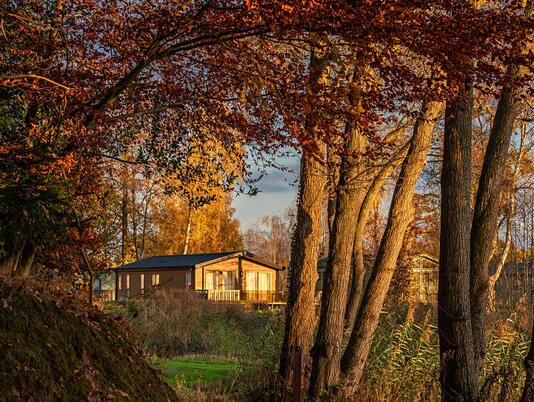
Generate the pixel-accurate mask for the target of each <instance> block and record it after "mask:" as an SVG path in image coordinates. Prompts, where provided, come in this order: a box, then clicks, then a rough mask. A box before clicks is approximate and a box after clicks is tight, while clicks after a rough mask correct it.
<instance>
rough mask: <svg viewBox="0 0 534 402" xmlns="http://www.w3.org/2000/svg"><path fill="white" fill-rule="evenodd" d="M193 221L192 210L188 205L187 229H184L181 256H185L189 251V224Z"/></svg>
mask: <svg viewBox="0 0 534 402" xmlns="http://www.w3.org/2000/svg"><path fill="white" fill-rule="evenodd" d="M192 221H193V208H192V207H191V205H189V212H188V213H187V227H186V228H185V238H184V249H183V253H182V254H187V253H188V251H189V242H190V240H191V222H192Z"/></svg>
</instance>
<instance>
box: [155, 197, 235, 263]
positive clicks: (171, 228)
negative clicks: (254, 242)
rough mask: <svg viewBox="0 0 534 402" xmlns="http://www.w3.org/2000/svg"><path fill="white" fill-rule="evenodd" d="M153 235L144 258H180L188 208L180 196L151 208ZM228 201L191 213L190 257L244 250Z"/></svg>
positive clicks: (161, 199)
mask: <svg viewBox="0 0 534 402" xmlns="http://www.w3.org/2000/svg"><path fill="white" fill-rule="evenodd" d="M153 208H154V211H153V224H154V225H155V233H154V234H153V235H152V236H150V238H149V239H148V242H147V243H148V244H147V250H146V254H147V255H164V254H182V250H183V247H184V243H185V233H186V229H187V226H188V215H189V213H188V204H187V201H184V200H183V199H181V198H180V197H179V196H162V197H160V198H159V200H158V202H157V203H156V205H155V206H154V207H153ZM233 213H234V209H233V208H232V207H231V197H230V196H229V195H224V196H221V197H220V198H217V199H216V200H214V201H212V202H211V203H209V204H206V205H203V206H202V207H199V208H198V209H197V210H194V211H193V212H192V214H191V215H192V219H191V233H190V240H189V251H190V253H193V254H194V253H216V252H221V251H233V250H240V249H242V248H243V243H242V240H241V235H240V233H239V221H238V220H237V219H236V218H234V217H233Z"/></svg>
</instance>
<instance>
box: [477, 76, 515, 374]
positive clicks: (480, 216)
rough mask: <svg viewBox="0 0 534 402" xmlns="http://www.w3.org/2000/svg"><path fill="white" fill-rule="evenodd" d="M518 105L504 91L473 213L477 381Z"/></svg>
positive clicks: (510, 89) (511, 93)
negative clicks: (491, 264) (491, 263)
mask: <svg viewBox="0 0 534 402" xmlns="http://www.w3.org/2000/svg"><path fill="white" fill-rule="evenodd" d="M517 105H518V101H517V99H516V94H515V90H514V87H513V85H512V86H508V87H505V88H503V90H502V92H501V97H500V99H499V103H498V105H497V111H496V113H495V118H494V120H493V125H492V128H491V132H490V136H489V141H488V145H487V147H486V153H485V155H484V163H483V165H482V172H481V174H480V180H479V184H478V191H477V195H476V201H475V208H474V212H473V225H472V227H471V277H470V297H471V315H472V317H473V318H472V325H473V341H474V348H475V370H476V372H477V378H478V374H479V373H480V370H481V369H482V362H483V360H484V354H485V349H486V341H485V336H484V332H485V327H484V322H485V320H484V317H485V313H486V306H487V300H488V265H489V257H490V254H491V248H492V245H493V241H494V239H495V235H496V229H497V223H498V218H499V199H500V196H501V189H502V182H503V174H504V167H505V165H506V156H507V155H508V147H509V144H510V138H511V136H512V131H513V125H514V121H515V116H516V113H517Z"/></svg>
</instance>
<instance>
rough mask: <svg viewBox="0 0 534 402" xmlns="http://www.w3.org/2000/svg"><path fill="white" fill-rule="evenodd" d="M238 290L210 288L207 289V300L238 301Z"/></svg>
mask: <svg viewBox="0 0 534 402" xmlns="http://www.w3.org/2000/svg"><path fill="white" fill-rule="evenodd" d="M239 292H240V291H239V290H220V289H210V290H208V300H213V301H230V302H231V301H239V300H240V294H239Z"/></svg>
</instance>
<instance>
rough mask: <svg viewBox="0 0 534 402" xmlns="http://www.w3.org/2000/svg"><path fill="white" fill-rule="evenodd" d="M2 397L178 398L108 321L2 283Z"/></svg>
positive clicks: (64, 302) (90, 311) (120, 330)
mask: <svg viewBox="0 0 534 402" xmlns="http://www.w3.org/2000/svg"><path fill="white" fill-rule="evenodd" d="M0 400H1V401H4V400H7V401H11V400H13V401H17V400H24V401H28V400H33V401H80V400H89V401H101V400H106V401H108V400H112V401H174V400H176V395H175V393H174V392H173V390H172V389H171V388H170V387H169V386H168V385H167V384H165V382H164V381H162V379H161V376H160V374H159V373H158V372H157V371H156V370H154V369H153V368H152V367H150V365H149V364H148V363H147V362H146V361H145V359H144V358H143V356H142V355H141V354H140V352H139V351H138V350H137V349H136V348H135V347H134V346H133V344H132V343H131V342H130V341H129V340H128V339H127V337H126V335H125V331H124V329H123V328H122V327H121V326H120V325H117V323H115V322H114V321H113V320H112V319H111V318H109V317H106V316H104V315H103V314H100V313H99V312H98V311H96V310H93V309H83V308H80V306H79V307H76V306H75V303H71V302H70V301H69V300H68V299H60V300H58V299H55V298H53V297H46V296H44V295H42V294H40V293H38V292H35V291H33V290H32V289H31V287H28V286H25V285H17V286H14V285H12V284H7V283H5V282H3V281H2V280H0Z"/></svg>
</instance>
